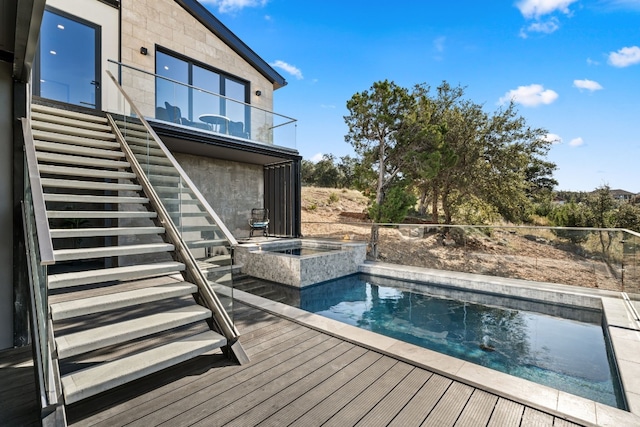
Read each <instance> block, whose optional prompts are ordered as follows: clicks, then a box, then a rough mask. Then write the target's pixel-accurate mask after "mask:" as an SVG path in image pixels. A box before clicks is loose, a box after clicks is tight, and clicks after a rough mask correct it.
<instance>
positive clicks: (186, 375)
mask: <svg viewBox="0 0 640 427" xmlns="http://www.w3.org/2000/svg"><path fill="white" fill-rule="evenodd" d="M238 306H239V309H238V311H237V315H236V318H235V321H236V325H237V327H238V329H239V330H240V332H241V334H242V338H241V341H242V344H243V346H244V347H245V349H246V351H247V353H248V354H249V356H250V357H251V363H249V364H248V365H244V366H239V365H235V364H232V363H230V362H229V361H228V360H227V359H226V358H225V357H224V356H223V355H222V354H221V353H220V352H215V353H212V354H208V355H205V356H201V357H199V358H197V359H194V360H192V361H189V362H186V363H183V364H181V365H178V366H175V367H173V368H170V369H167V370H164V371H161V372H159V373H157V374H154V375H151V376H149V377H146V378H144V379H141V380H138V381H136V382H134V383H131V384H129V385H128V386H123V387H120V388H117V389H114V390H111V391H109V392H106V393H103V394H101V395H98V396H95V397H94V398H91V399H88V400H86V401H83V402H80V403H78V404H75V405H71V406H69V407H68V408H67V417H68V421H69V424H70V425H73V424H76V425H103V426H117V425H124V424H132V425H144V426H152V425H159V424H163V423H166V424H167V425H204V426H213V425H237V426H253V425H261V426H285V425H299V426H315V425H321V424H322V425H335V426H351V425H363V426H377V425H398V426H409V425H411V426H413V425H420V424H423V423H424V425H434V426H435V425H437V426H453V425H456V426H465V425H466V426H524V425H536V426H575V425H576V424H573V423H570V422H567V421H566V420H563V419H561V418H558V417H554V416H553V415H551V414H547V413H544V412H541V411H538V410H536V409H533V408H531V407H528V406H525V405H522V404H520V403H517V402H514V401H511V400H508V399H504V398H501V397H499V396H497V395H494V394H492V393H488V392H485V391H483V390H480V389H476V388H474V387H471V386H468V385H465V384H463V383H460V382H457V381H452V380H451V379H448V378H445V377H443V376H440V375H438V374H434V373H432V372H430V371H428V370H425V369H421V368H418V367H414V366H412V365H410V364H408V363H405V362H402V361H399V360H396V359H394V358H391V357H388V356H385V355H382V354H379V353H376V352H374V351H371V350H367V349H365V348H363V347H359V346H357V345H354V344H351V343H349V342H346V341H343V340H340V339H338V338H335V337H332V336H330V335H327V334H324V333H321V332H318V331H315V330H312V329H309V328H307V327H305V326H302V325H299V324H297V323H294V322H291V321H289V320H286V319H283V318H280V317H277V316H274V315H271V314H268V313H265V312H263V311H260V310H257V309H254V308H250V307H247V306H243V305H240V304H238ZM12 351H13V352H15V350H12ZM19 353H20V354H22V357H24V356H25V355H27V356H28V357H30V352H29V351H27V352H25V351H24V350H21V351H20V352H19ZM0 363H1V365H0V366H2V367H3V376H2V381H3V383H2V384H3V385H4V384H11V386H12V387H13V388H14V389H19V390H20V392H19V394H18V393H16V392H15V391H14V393H15V394H16V395H15V396H14V395H13V394H12V393H10V392H5V389H4V388H3V389H2V393H3V394H2V395H0V397H2V399H0V401H2V402H3V405H2V406H3V409H2V413H1V414H0V424H2V425H5V424H7V423H6V422H5V421H9V420H12V419H11V418H6V414H5V411H6V410H7V408H6V407H7V406H10V407H15V411H17V412H19V410H22V412H24V411H25V410H26V408H35V404H32V403H33V402H34V401H33V398H34V396H35V392H34V389H33V373H32V369H28V368H24V367H21V366H22V365H15V364H14V365H13V366H12V367H10V368H9V369H10V370H11V372H12V373H11V375H12V378H14V379H15V380H14V381H12V382H11V383H7V382H5V375H4V370H5V366H6V365H7V364H6V363H5V361H4V360H0ZM18 366H20V367H18ZM14 369H16V371H15V372H14V371H13V370H14ZM6 378H7V379H8V378H9V377H8V376H6ZM18 378H19V379H20V381H27V382H28V380H30V381H31V383H30V384H31V386H30V387H31V388H30V389H28V388H27V387H25V388H24V390H23V389H22V388H20V387H19V386H18V385H17V384H16V383H17V382H18ZM5 397H6V398H10V399H11V401H15V402H16V404H15V405H14V404H9V405H7V404H5V403H6V402H7V403H8V402H9V401H8V400H5ZM20 408H22V409H20ZM9 409H11V408H9ZM32 410H33V409H32ZM27 412H29V411H27ZM7 414H8V412H7ZM13 419H14V420H15V418H13ZM25 420H27V421H28V419H27V418H25ZM29 422H32V421H29ZM7 425H10V424H7Z"/></svg>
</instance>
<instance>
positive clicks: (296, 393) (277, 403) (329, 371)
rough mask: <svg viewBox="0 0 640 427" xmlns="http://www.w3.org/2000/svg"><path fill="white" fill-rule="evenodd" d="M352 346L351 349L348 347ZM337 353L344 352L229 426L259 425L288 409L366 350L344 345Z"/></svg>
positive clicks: (236, 419)
mask: <svg viewBox="0 0 640 427" xmlns="http://www.w3.org/2000/svg"><path fill="white" fill-rule="evenodd" d="M349 345H351V348H350V349H347V348H346V346H349ZM335 350H336V351H342V354H339V355H338V357H336V358H335V359H332V360H330V361H329V362H328V363H327V364H326V365H324V366H323V367H321V368H319V369H316V370H315V371H312V372H310V373H309V374H308V375H307V376H306V377H304V378H302V379H300V380H299V381H298V382H296V383H293V384H291V385H290V386H288V387H287V388H285V389H284V390H282V391H280V392H278V393H275V394H273V395H271V396H268V398H267V399H265V400H263V401H262V402H261V403H260V404H258V405H256V406H254V407H253V408H251V409H250V410H248V411H246V412H245V413H242V414H240V413H238V414H236V418H235V419H233V420H231V421H230V422H229V423H228V426H230V427H231V426H236V427H244V426H248V425H257V424H258V423H260V422H261V421H262V420H264V419H266V418H268V417H270V416H272V415H273V414H275V413H276V412H277V411H279V410H280V409H282V408H284V407H286V406H287V405H289V404H290V403H291V402H293V401H294V400H295V399H297V398H298V397H300V390H311V389H313V388H314V387H317V386H318V385H319V384H320V383H322V382H323V381H325V380H326V379H327V378H330V377H331V376H332V375H334V374H335V373H336V372H338V371H340V370H341V369H344V368H345V367H347V366H348V365H349V364H351V363H352V362H353V361H354V360H356V359H357V358H359V357H361V356H362V355H363V354H364V353H365V352H366V350H365V349H364V348H362V347H356V346H353V345H352V344H348V343H343V344H342V348H339V346H338V347H336V349H335Z"/></svg>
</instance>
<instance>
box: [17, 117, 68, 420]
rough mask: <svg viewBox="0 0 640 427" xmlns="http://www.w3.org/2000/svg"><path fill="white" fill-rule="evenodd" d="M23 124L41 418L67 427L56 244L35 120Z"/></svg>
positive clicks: (27, 242)
mask: <svg viewBox="0 0 640 427" xmlns="http://www.w3.org/2000/svg"><path fill="white" fill-rule="evenodd" d="M20 123H21V126H22V137H23V150H24V165H25V166H24V167H25V182H24V198H23V200H22V223H23V230H24V247H25V252H26V258H27V276H28V280H29V297H30V302H31V303H30V310H29V311H30V315H31V327H32V328H33V334H32V339H33V346H34V367H35V369H36V378H37V387H38V391H39V396H40V402H39V404H40V416H41V420H42V422H43V425H45V424H46V425H51V424H55V425H66V420H65V415H64V410H62V409H61V408H62V407H63V406H62V405H63V404H64V403H63V397H62V385H61V383H60V371H59V367H58V361H57V358H56V356H55V354H56V344H55V340H54V339H53V325H52V322H51V316H50V313H49V304H48V272H47V267H48V266H49V265H53V264H55V258H54V255H53V242H52V239H51V233H50V230H49V220H48V218H47V212H46V204H45V200H44V192H43V190H42V181H41V179H40V172H39V170H38V160H37V156H36V150H35V143H34V142H33V135H32V133H31V121H30V120H29V119H28V118H21V119H20Z"/></svg>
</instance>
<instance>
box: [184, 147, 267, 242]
mask: <svg viewBox="0 0 640 427" xmlns="http://www.w3.org/2000/svg"><path fill="white" fill-rule="evenodd" d="M174 156H175V158H176V160H177V161H178V163H180V166H182V168H183V169H184V170H185V172H186V173H187V175H188V176H189V178H190V179H191V180H192V181H193V183H194V184H195V186H196V187H197V188H198V190H199V191H200V192H201V193H202V195H203V196H204V198H205V199H206V200H207V202H209V204H210V205H211V207H212V208H213V210H214V211H215V212H216V213H217V214H218V216H219V217H220V219H221V220H222V222H223V223H224V224H225V225H226V226H227V228H228V229H229V231H231V233H232V234H233V235H234V236H235V237H236V238H243V237H248V236H249V222H248V221H249V218H250V217H251V209H253V208H261V207H262V200H263V199H264V171H263V166H261V165H253V164H248V163H238V162H232V161H228V160H220V159H212V158H209V157H201V156H193V155H189V154H181V153H174Z"/></svg>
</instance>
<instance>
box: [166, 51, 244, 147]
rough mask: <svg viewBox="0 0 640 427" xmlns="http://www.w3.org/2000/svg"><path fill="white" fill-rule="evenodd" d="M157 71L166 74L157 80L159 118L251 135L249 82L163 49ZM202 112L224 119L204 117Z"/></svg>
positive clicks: (236, 134)
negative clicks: (249, 124) (248, 105)
mask: <svg viewBox="0 0 640 427" xmlns="http://www.w3.org/2000/svg"><path fill="white" fill-rule="evenodd" d="M156 74H158V75H159V76H162V77H164V78H161V77H159V78H157V79H156V118H158V119H162V120H167V121H171V122H175V123H180V124H185V125H189V126H193V127H198V128H202V129H210V130H215V131H218V132H221V133H228V134H232V135H234V136H240V137H245V138H246V137H248V135H249V129H248V128H249V126H248V123H250V120H249V114H250V113H249V108H248V107H247V106H246V105H245V103H247V102H248V98H249V97H248V94H249V83H248V82H245V81H242V80H240V79H237V78H234V77H233V76H230V75H228V74H225V73H223V72H221V71H219V70H215V69H212V68H210V67H207V66H206V65H205V64H201V63H198V62H196V61H193V60H190V59H189V58H185V57H182V56H179V55H177V54H172V53H168V52H166V51H164V50H161V49H158V50H157V51H156ZM180 83H184V84H186V85H190V86H193V87H194V88H190V87H188V86H185V85H182V84H180ZM195 88H198V89H203V90H198V89H195ZM214 94H215V95H214ZM218 95H222V96H218ZM203 115H205V116H212V117H215V118H216V119H218V118H219V120H221V121H218V120H207V119H206V118H204V120H201V117H202V116H203ZM216 116H218V117H216Z"/></svg>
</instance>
